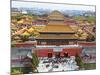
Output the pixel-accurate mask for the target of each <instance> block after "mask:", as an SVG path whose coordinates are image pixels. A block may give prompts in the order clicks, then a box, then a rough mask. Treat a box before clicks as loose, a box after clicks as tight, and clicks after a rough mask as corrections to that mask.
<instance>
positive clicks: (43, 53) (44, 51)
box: [34, 48, 82, 57]
mask: <svg viewBox="0 0 100 75" xmlns="http://www.w3.org/2000/svg"><path fill="white" fill-rule="evenodd" d="M34 51H35V53H36V54H37V56H38V57H48V53H52V54H53V56H55V54H56V52H55V51H54V50H53V49H36V50H34ZM81 52H82V48H64V49H62V51H61V52H60V53H61V54H60V55H61V56H63V55H64V53H68V55H69V56H75V55H76V54H78V55H80V54H81Z"/></svg>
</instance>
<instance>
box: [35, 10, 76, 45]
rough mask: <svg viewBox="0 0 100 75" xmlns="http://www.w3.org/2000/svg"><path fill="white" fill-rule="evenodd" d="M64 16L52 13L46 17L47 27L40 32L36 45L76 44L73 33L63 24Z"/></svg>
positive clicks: (55, 12)
mask: <svg viewBox="0 0 100 75" xmlns="http://www.w3.org/2000/svg"><path fill="white" fill-rule="evenodd" d="M64 19H65V17H64V15H63V14H62V13H60V12H59V11H56V10H55V11H53V12H51V14H49V15H48V25H47V26H46V27H45V28H44V29H43V30H42V31H40V36H38V37H37V38H36V40H37V42H38V45H69V44H77V40H78V38H77V37H76V36H75V31H74V30H73V29H72V28H71V27H70V26H68V25H66V24H65V23H64Z"/></svg>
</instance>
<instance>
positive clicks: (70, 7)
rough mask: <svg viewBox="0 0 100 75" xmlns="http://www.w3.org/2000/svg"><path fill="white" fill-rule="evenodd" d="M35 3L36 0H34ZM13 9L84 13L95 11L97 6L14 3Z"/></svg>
mask: <svg viewBox="0 0 100 75" xmlns="http://www.w3.org/2000/svg"><path fill="white" fill-rule="evenodd" d="M33 1H34V0H33ZM12 7H15V8H20V7H25V8H35V7H36V8H44V9H52V10H65V9H66V10H84V11H95V6H86V5H69V4H51V3H35V2H28V1H27V2H25V1H12Z"/></svg>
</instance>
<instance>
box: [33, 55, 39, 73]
mask: <svg viewBox="0 0 100 75" xmlns="http://www.w3.org/2000/svg"><path fill="white" fill-rule="evenodd" d="M32 57H33V59H32V67H33V71H34V70H35V69H37V67H38V64H39V59H38V57H37V55H36V54H35V53H33V55H32Z"/></svg>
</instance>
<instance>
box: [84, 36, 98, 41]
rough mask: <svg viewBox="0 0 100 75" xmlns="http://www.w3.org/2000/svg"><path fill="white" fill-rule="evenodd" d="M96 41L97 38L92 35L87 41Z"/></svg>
mask: <svg viewBox="0 0 100 75" xmlns="http://www.w3.org/2000/svg"><path fill="white" fill-rule="evenodd" d="M95 39H96V38H95V36H93V35H92V34H88V36H87V38H86V41H89V42H91V41H95Z"/></svg>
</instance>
